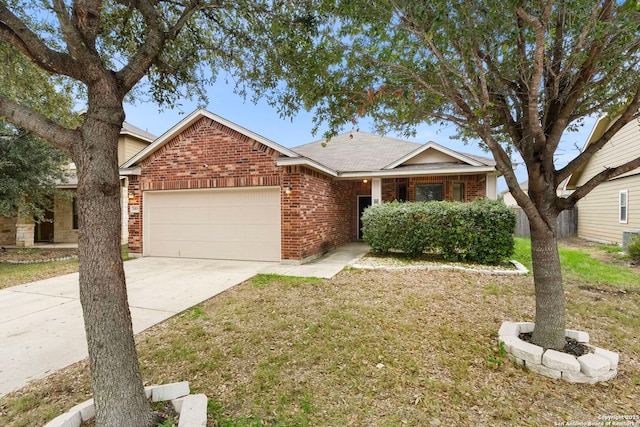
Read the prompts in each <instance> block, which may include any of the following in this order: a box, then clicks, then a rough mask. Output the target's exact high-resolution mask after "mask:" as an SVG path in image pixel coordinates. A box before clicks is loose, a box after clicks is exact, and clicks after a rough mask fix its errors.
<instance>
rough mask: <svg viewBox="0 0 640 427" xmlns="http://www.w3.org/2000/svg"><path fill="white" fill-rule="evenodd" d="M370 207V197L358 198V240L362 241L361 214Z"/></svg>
mask: <svg viewBox="0 0 640 427" xmlns="http://www.w3.org/2000/svg"><path fill="white" fill-rule="evenodd" d="M369 206H371V196H358V240H362V213H363V212H364V210H365V209H367V208H368V207H369Z"/></svg>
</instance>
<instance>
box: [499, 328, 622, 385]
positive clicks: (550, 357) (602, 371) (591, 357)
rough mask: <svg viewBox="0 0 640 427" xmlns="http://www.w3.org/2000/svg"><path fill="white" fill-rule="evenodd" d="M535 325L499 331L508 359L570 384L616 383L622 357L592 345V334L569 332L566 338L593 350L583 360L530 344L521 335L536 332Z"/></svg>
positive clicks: (566, 333)
mask: <svg viewBox="0 0 640 427" xmlns="http://www.w3.org/2000/svg"><path fill="white" fill-rule="evenodd" d="M534 326H535V324H534V323H532V322H503V323H502V325H501V326H500V330H499V331H498V336H499V339H500V342H501V343H504V348H505V351H506V352H507V357H508V358H509V359H510V360H511V361H513V362H515V363H516V364H518V365H522V366H525V367H526V368H527V369H529V370H530V371H532V372H535V373H537V374H540V375H544V376H546V377H549V378H554V379H563V380H565V381H568V382H570V383H586V384H596V383H599V382H602V381H608V380H611V379H613V378H614V377H615V376H616V375H617V374H618V361H619V355H618V353H614V352H612V351H609V350H604V349H601V348H598V347H594V346H591V345H589V334H588V333H586V332H581V331H575V330H571V329H567V330H566V331H565V336H567V337H569V338H573V339H575V340H576V341H577V342H579V343H581V344H584V345H585V346H587V347H588V348H589V349H590V351H591V352H590V353H587V354H584V355H582V356H580V357H575V356H573V355H570V354H567V353H562V352H559V351H555V350H546V351H545V350H544V349H543V348H542V347H539V346H537V345H534V344H531V343H528V342H526V341H523V340H521V339H520V338H519V336H520V334H523V333H530V332H533V328H534Z"/></svg>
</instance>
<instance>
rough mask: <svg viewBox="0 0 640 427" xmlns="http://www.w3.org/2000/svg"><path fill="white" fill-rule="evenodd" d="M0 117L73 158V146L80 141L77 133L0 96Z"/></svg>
mask: <svg viewBox="0 0 640 427" xmlns="http://www.w3.org/2000/svg"><path fill="white" fill-rule="evenodd" d="M0 117H4V118H6V121H7V122H9V123H12V124H14V125H15V126H18V127H20V128H22V129H25V130H27V131H29V132H31V133H33V134H34V135H37V136H39V137H40V138H42V139H44V140H46V141H51V143H52V144H54V145H55V146H56V147H57V148H59V149H60V150H62V151H64V152H65V153H66V154H67V155H68V156H69V157H73V150H74V146H75V145H77V144H79V143H80V142H81V139H82V137H81V135H80V133H79V132H78V131H75V130H71V129H67V128H65V127H63V126H60V125H59V124H57V123H56V122H54V121H53V120H49V119H48V118H46V117H45V116H43V115H41V114H39V113H37V112H35V111H33V110H32V109H30V108H26V107H23V106H22V105H20V104H18V103H17V102H14V101H11V100H9V99H7V98H5V97H3V96H0Z"/></svg>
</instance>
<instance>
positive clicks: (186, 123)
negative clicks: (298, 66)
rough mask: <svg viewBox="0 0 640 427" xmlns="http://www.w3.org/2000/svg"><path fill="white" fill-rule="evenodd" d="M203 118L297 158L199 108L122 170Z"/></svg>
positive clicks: (288, 151) (123, 166)
mask: <svg viewBox="0 0 640 427" xmlns="http://www.w3.org/2000/svg"><path fill="white" fill-rule="evenodd" d="M203 118H208V119H210V120H212V121H214V122H216V123H218V124H220V125H222V126H224V127H227V128H229V129H231V130H233V131H235V132H238V133H239V134H241V135H243V136H245V137H247V138H250V139H253V140H255V141H257V142H259V143H260V144H262V145H264V146H266V147H268V148H270V149H272V150H274V151H277V152H278V153H280V154H281V155H283V156H286V157H299V155H298V154H297V153H295V152H293V151H291V150H289V149H288V148H285V147H283V146H281V145H279V144H277V143H275V142H273V141H271V140H270V139H267V138H265V137H263V136H261V135H258V134H257V133H255V132H252V131H250V130H248V129H246V128H244V127H242V126H240V125H237V124H235V123H233V122H231V121H229V120H227V119H224V118H222V117H220V116H218V115H216V114H213V113H211V112H209V111H207V110H205V109H203V108H199V109H197V110H195V111H194V112H192V113H191V114H189V115H188V116H187V117H185V118H184V119H182V120H181V121H180V122H179V123H178V124H176V125H175V126H173V127H172V128H171V129H169V130H168V131H166V132H165V133H164V134H162V135H161V136H160V137H159V138H158V139H156V140H155V141H154V142H153V143H152V144H151V145H149V146H148V147H147V148H145V149H144V150H142V151H140V152H139V153H138V154H136V155H135V156H133V157H132V158H131V159H129V160H128V161H127V162H126V163H124V164H123V165H122V168H123V169H126V168H131V167H133V166H136V165H139V164H140V163H141V162H142V161H143V160H145V159H146V158H148V157H149V156H151V155H152V154H153V153H155V152H156V151H158V150H159V149H160V148H162V147H163V146H164V145H166V144H167V143H168V142H170V141H172V140H173V139H175V138H176V137H177V136H179V135H180V134H182V133H183V132H185V131H187V130H188V129H189V127H191V126H193V125H194V124H195V123H197V122H198V121H199V120H201V119H203Z"/></svg>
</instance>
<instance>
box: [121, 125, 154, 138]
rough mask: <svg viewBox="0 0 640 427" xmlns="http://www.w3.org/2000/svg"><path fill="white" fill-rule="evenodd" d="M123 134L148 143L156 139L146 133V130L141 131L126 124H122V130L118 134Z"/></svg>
mask: <svg viewBox="0 0 640 427" xmlns="http://www.w3.org/2000/svg"><path fill="white" fill-rule="evenodd" d="M123 133H124V134H129V135H133V136H136V137H138V138H140V139H144V140H147V141H149V142H151V141H153V140H154V139H156V138H157V137H156V136H155V135H153V134H151V133H149V132H147V131H146V130H142V129H140V128H139V127H137V126H134V125H132V124H131V123H128V122H124V123H122V130H121V131H120V134H123Z"/></svg>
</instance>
